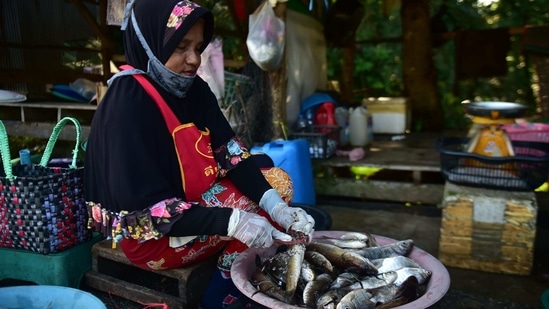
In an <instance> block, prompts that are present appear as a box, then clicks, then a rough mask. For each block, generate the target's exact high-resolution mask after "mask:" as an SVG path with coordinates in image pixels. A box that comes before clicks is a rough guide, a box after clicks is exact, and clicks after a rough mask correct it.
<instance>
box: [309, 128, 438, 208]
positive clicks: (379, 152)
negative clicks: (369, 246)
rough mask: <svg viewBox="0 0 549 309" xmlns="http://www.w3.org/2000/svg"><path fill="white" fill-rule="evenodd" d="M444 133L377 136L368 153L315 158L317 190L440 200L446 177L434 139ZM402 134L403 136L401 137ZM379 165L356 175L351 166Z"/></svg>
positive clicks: (412, 200) (375, 197)
mask: <svg viewBox="0 0 549 309" xmlns="http://www.w3.org/2000/svg"><path fill="white" fill-rule="evenodd" d="M441 135H442V134H432V133H411V134H406V135H401V136H398V138H396V140H392V139H391V138H392V137H391V136H382V137H376V140H375V141H374V143H373V144H372V146H371V147H369V148H368V149H367V153H366V155H365V157H364V158H363V159H361V160H358V161H350V160H349V158H348V157H344V156H333V157H331V158H329V159H325V160H313V166H314V170H315V189H316V193H317V194H322V195H329V196H344V197H355V198H363V199H372V200H384V201H395V202H406V203H423V204H438V203H440V202H441V201H442V195H443V190H444V181H443V179H442V176H441V173H440V155H439V152H438V151H437V150H436V148H435V141H436V139H437V137H438V136H441ZM399 138H400V139H399ZM351 166H354V167H370V168H378V169H380V171H379V172H377V173H375V174H373V175H371V176H360V175H355V174H353V173H352V172H351V171H350V167H351Z"/></svg>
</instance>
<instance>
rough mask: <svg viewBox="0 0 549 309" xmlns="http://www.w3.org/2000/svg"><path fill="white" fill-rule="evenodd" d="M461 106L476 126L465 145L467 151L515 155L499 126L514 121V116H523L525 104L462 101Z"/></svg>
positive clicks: (492, 155)
mask: <svg viewBox="0 0 549 309" xmlns="http://www.w3.org/2000/svg"><path fill="white" fill-rule="evenodd" d="M463 108H464V109H465V112H466V113H467V114H468V115H470V116H472V121H473V123H474V124H476V125H477V127H478V131H476V133H474V135H473V136H472V137H471V140H470V141H469V144H468V145H467V149H466V150H467V152H469V153H476V154H479V155H484V156H488V157H509V156H514V155H515V153H514V151H513V145H512V144H511V140H510V139H509V136H508V135H507V132H506V131H505V130H503V129H502V127H501V126H502V125H503V124H510V123H515V119H516V118H520V117H522V116H524V114H525V112H526V110H527V106H525V105H522V104H518V103H511V102H471V103H464V104H463Z"/></svg>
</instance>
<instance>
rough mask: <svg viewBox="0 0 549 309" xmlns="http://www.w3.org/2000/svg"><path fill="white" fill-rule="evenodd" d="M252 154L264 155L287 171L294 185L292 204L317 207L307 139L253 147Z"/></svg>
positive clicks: (275, 142)
mask: <svg viewBox="0 0 549 309" xmlns="http://www.w3.org/2000/svg"><path fill="white" fill-rule="evenodd" d="M251 152H252V153H258V152H259V153H264V154H267V155H268V156H269V157H271V159H273V162H274V165H275V166H276V167H280V168H282V169H283V170H285V171H286V172H287V173H288V174H289V175H290V178H291V179H292V182H293V184H294V198H293V199H292V203H295V204H305V205H310V206H314V205H316V193H315V186H314V178H313V166H312V163H311V156H310V154H309V143H307V140H305V139H295V140H289V141H286V140H281V141H274V142H270V143H266V144H264V145H263V146H261V147H259V146H256V147H253V148H252V149H251Z"/></svg>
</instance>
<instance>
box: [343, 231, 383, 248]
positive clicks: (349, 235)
mask: <svg viewBox="0 0 549 309" xmlns="http://www.w3.org/2000/svg"><path fill="white" fill-rule="evenodd" d="M339 238H340V239H356V240H362V241H363V242H365V243H367V244H368V247H376V246H377V242H376V240H375V238H374V237H372V235H370V234H369V233H360V232H346V233H345V234H343V235H341V236H340V237H339Z"/></svg>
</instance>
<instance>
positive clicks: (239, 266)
mask: <svg viewBox="0 0 549 309" xmlns="http://www.w3.org/2000/svg"><path fill="white" fill-rule="evenodd" d="M344 233H346V232H344V231H318V232H315V234H314V235H315V237H323V236H324V237H340V236H341V235H342V234H344ZM372 236H373V237H374V238H375V240H376V241H377V242H378V244H379V245H388V244H392V243H394V242H396V240H394V239H391V238H387V237H383V236H378V235H372ZM275 253H276V246H273V247H270V248H266V249H258V248H250V249H247V250H246V251H244V252H242V253H241V254H240V255H239V256H238V257H237V258H236V260H235V261H234V263H233V266H232V268H231V277H232V280H233V282H234V284H235V285H236V287H237V288H238V289H239V290H240V291H241V292H242V293H243V294H244V295H246V296H247V297H248V298H250V299H253V300H254V301H255V302H257V303H259V304H261V305H263V306H266V307H268V308H277V309H303V308H301V307H297V306H292V305H289V304H287V303H284V302H281V301H278V300H276V299H274V298H271V297H269V296H267V295H266V294H263V293H260V292H258V291H257V289H256V288H255V287H254V286H253V285H252V284H251V283H250V280H249V279H250V278H251V276H252V274H253V272H254V271H255V267H256V266H255V257H256V255H259V256H260V257H261V258H267V257H271V256H273V255H275ZM408 257H409V258H411V259H412V260H414V261H415V262H416V263H418V264H419V265H420V266H421V267H423V268H425V269H427V270H430V271H431V272H432V275H431V278H430V279H429V281H428V282H427V287H426V290H425V293H424V294H423V295H422V296H421V297H419V298H418V299H416V300H414V301H413V302H410V303H407V304H405V305H403V306H399V307H395V308H399V309H422V308H427V307H429V306H431V305H433V304H435V303H436V302H437V301H439V300H440V299H441V298H442V297H443V296H444V294H446V292H447V291H448V288H449V287H450V275H449V274H448V271H447V270H446V267H444V265H442V263H440V261H439V260H437V259H436V258H435V257H433V256H432V255H430V254H429V253H427V252H425V251H423V250H421V249H420V248H418V247H414V248H413V249H412V252H410V254H409V255H408Z"/></svg>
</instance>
